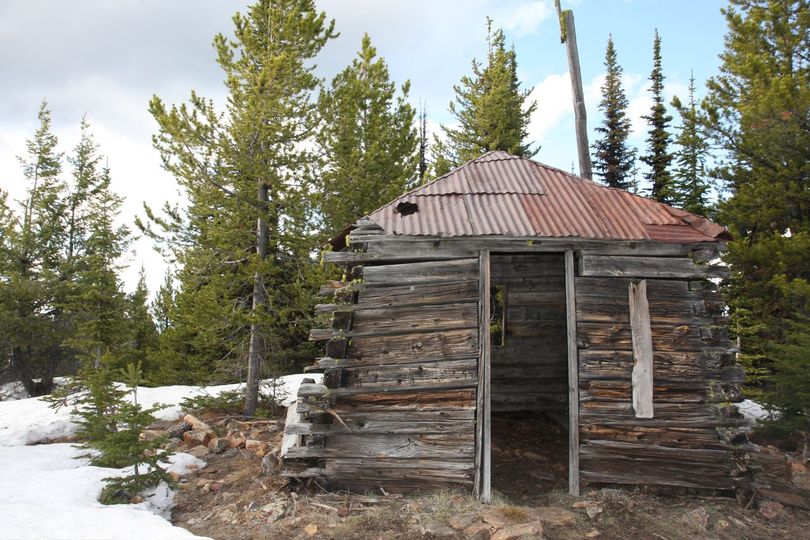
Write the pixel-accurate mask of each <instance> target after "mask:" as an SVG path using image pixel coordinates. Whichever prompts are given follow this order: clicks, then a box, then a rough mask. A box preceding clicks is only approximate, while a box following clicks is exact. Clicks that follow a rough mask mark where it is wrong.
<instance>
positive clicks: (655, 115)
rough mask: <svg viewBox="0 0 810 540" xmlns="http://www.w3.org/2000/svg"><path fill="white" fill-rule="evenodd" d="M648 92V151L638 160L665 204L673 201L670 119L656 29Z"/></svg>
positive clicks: (654, 195)
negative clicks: (646, 169)
mask: <svg viewBox="0 0 810 540" xmlns="http://www.w3.org/2000/svg"><path fill="white" fill-rule="evenodd" d="M650 82H651V83H652V84H651V85H650V93H651V94H652V99H653V105H652V108H651V109H650V114H648V115H646V116H644V117H643V118H644V119H645V120H646V121H647V123H648V124H649V126H650V131H649V133H648V135H647V154H646V155H644V156H641V161H643V162H644V163H646V164H647V166H648V167H649V171H648V172H647V173H646V174H645V175H644V178H646V179H647V181H648V182H649V183H650V185H651V189H650V196H651V197H652V198H653V199H655V200H656V201H660V202H663V203H667V204H672V203H673V202H674V193H673V188H672V175H671V174H670V172H669V167H670V164H671V163H672V154H671V153H670V152H669V142H670V136H669V131H668V128H669V123H670V122H671V121H672V116H670V115H669V114H667V109H666V106H665V105H664V72H663V69H662V68H661V36H660V35H658V30H656V31H655V39H654V40H653V70H652V73H650Z"/></svg>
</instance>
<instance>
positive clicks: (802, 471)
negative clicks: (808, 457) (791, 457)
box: [788, 461, 810, 497]
mask: <svg viewBox="0 0 810 540" xmlns="http://www.w3.org/2000/svg"><path fill="white" fill-rule="evenodd" d="M788 471H789V473H790V481H791V482H792V483H793V485H794V486H796V487H797V488H799V489H803V490H807V492H808V493H807V496H808V497H810V469H808V467H807V465H805V464H803V463H799V462H797V461H793V462H790V463H788Z"/></svg>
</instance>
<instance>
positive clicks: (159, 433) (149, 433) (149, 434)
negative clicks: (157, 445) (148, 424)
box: [138, 429, 167, 441]
mask: <svg viewBox="0 0 810 540" xmlns="http://www.w3.org/2000/svg"><path fill="white" fill-rule="evenodd" d="M166 435H167V433H166V432H165V431H163V430H162V429H145V430H143V431H141V434H140V435H139V436H138V438H139V439H140V440H142V441H154V440H156V439H159V438H161V437H165V436H166Z"/></svg>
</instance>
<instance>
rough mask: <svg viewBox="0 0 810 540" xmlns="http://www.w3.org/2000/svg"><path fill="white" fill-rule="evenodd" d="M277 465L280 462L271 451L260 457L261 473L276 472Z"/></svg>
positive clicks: (267, 474) (270, 474) (271, 474)
mask: <svg viewBox="0 0 810 540" xmlns="http://www.w3.org/2000/svg"><path fill="white" fill-rule="evenodd" d="M279 465H280V462H279V460H278V457H277V456H276V455H275V454H273V453H272V452H271V453H268V454H266V455H265V456H264V457H263V458H262V474H263V475H265V476H273V475H274V474H276V471H277V470H278V466H279Z"/></svg>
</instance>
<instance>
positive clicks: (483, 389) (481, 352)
mask: <svg viewBox="0 0 810 540" xmlns="http://www.w3.org/2000/svg"><path fill="white" fill-rule="evenodd" d="M490 263H491V258H490V252H489V250H486V249H482V250H481V251H480V252H479V255H478V387H477V391H476V407H475V479H474V484H473V492H474V494H475V496H476V497H478V498H479V499H480V500H481V501H482V502H485V503H489V502H490V501H491V499H492V418H491V417H492V404H491V379H490V370H491V365H490V359H491V350H490V334H489V323H490V320H489V318H490V286H491V279H490V275H491V264H490ZM575 272H576V265H575V264H574V250H573V249H567V250H566V251H565V311H566V341H567V343H568V492H569V493H570V494H571V495H573V496H575V497H576V496H579V362H578V354H577V317H576V313H577V312H576V289H575V283H576V281H575V278H576V276H575Z"/></svg>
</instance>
